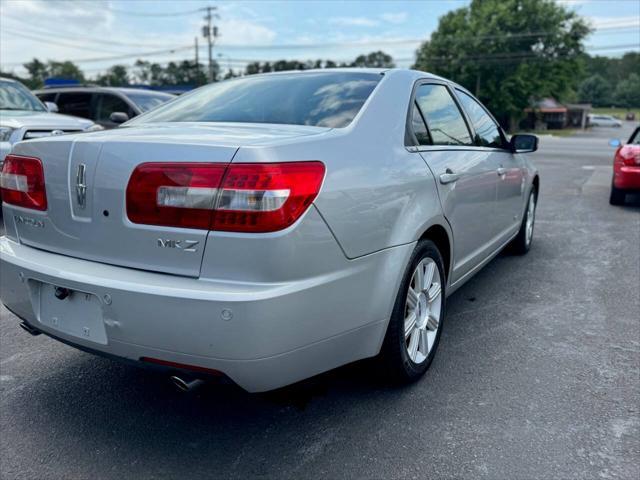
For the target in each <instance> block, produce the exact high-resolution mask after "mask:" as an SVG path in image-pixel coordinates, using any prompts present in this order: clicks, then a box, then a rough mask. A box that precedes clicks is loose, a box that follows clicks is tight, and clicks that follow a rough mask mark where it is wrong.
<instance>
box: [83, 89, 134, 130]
mask: <svg viewBox="0 0 640 480" xmlns="http://www.w3.org/2000/svg"><path fill="white" fill-rule="evenodd" d="M96 96H97V98H96V113H95V118H94V120H93V121H94V122H96V123H98V124H100V125H102V126H103V127H104V128H115V127H117V126H118V124H117V123H115V122H112V121H111V114H112V113H115V112H122V113H126V114H127V115H128V116H129V118H131V117H132V116H133V115H132V111H131V108H130V107H129V104H128V103H127V102H125V101H124V100H123V99H122V98H120V97H119V96H118V95H114V94H112V93H98V94H96Z"/></svg>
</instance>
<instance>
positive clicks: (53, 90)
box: [33, 85, 175, 97]
mask: <svg viewBox="0 0 640 480" xmlns="http://www.w3.org/2000/svg"><path fill="white" fill-rule="evenodd" d="M70 91H78V92H111V93H122V94H124V95H128V94H137V95H166V96H169V97H174V96H175V95H173V94H171V93H167V92H159V91H157V90H149V89H146V88H132V87H103V86H100V85H88V86H85V85H67V86H59V87H51V88H40V89H38V90H34V91H33V93H35V94H38V93H58V92H70Z"/></svg>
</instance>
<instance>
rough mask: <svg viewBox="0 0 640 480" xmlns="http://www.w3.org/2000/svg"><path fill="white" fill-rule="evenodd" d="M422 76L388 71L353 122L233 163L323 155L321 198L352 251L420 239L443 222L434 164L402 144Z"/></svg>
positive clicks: (246, 151)
mask: <svg viewBox="0 0 640 480" xmlns="http://www.w3.org/2000/svg"><path fill="white" fill-rule="evenodd" d="M414 77H415V78H414ZM417 78H418V77H417V76H415V75H413V74H411V73H410V72H406V71H405V72H395V71H391V72H387V73H386V74H385V76H384V78H383V79H382V80H381V82H380V84H379V85H378V87H377V88H376V90H375V91H374V92H373V94H372V95H371V97H370V98H369V100H368V101H367V103H366V104H365V106H364V107H363V108H362V110H361V111H360V113H359V114H358V116H357V117H356V119H355V120H354V121H353V122H352V124H351V125H350V126H348V127H346V128H342V129H335V130H333V131H332V132H330V134H329V135H326V136H324V137H323V138H322V139H320V138H309V139H306V140H305V139H303V140H301V141H297V142H295V143H294V144H291V145H280V146H275V147H271V148H269V147H267V148H265V147H260V148H252V147H248V148H240V150H239V151H238V154H237V155H236V157H235V158H234V163H235V162H270V161H301V160H320V161H322V162H324V164H325V165H326V167H327V174H326V178H325V181H324V184H323V186H322V190H321V192H320V194H319V196H318V198H317V199H316V201H315V205H316V207H317V208H318V211H319V212H320V214H321V215H322V217H323V218H324V219H325V221H326V222H327V224H328V225H329V227H330V228H331V230H332V232H333V234H334V235H335V237H336V239H337V240H338V242H339V244H340V246H341V247H342V249H343V251H344V253H345V255H346V256H347V257H348V258H351V259H353V258H357V257H360V256H363V255H367V254H370V253H373V252H376V251H379V250H383V249H385V248H390V247H394V246H397V245H403V244H407V243H411V242H414V241H416V240H417V239H419V238H420V236H421V234H422V233H423V232H424V231H425V230H426V229H427V228H428V227H429V226H431V225H433V224H434V223H443V222H444V218H443V217H442V214H441V206H440V201H439V198H438V194H437V190H436V184H435V180H434V177H433V175H432V173H431V171H430V170H429V168H428V166H427V165H426V163H425V161H424V160H423V159H422V157H421V156H420V154H419V153H417V152H410V151H408V150H407V148H406V147H405V145H404V135H405V121H406V114H407V107H408V104H409V101H410V95H411V88H412V86H413V83H414V81H415V79H417ZM444 223H445V224H446V222H444Z"/></svg>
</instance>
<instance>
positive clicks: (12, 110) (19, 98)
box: [0, 77, 102, 168]
mask: <svg viewBox="0 0 640 480" xmlns="http://www.w3.org/2000/svg"><path fill="white" fill-rule="evenodd" d="M55 111H56V105H55V104H54V103H47V105H46V106H45V105H44V104H43V103H42V102H41V101H40V100H38V98H37V97H36V96H35V95H33V94H32V93H31V92H30V91H29V90H28V89H27V88H26V87H25V86H24V85H22V84H21V83H20V82H17V81H15V80H11V79H8V78H1V77H0V168H2V163H3V162H4V157H6V156H7V154H8V153H9V152H10V151H11V148H12V147H13V144H14V143H16V142H19V141H21V140H28V139H30V138H40V137H48V136H50V135H61V134H63V133H78V132H87V131H93V130H102V127H101V126H99V125H96V124H95V123H93V122H92V121H91V120H86V119H84V118H77V117H71V116H69V115H60V114H58V113H53V112H55Z"/></svg>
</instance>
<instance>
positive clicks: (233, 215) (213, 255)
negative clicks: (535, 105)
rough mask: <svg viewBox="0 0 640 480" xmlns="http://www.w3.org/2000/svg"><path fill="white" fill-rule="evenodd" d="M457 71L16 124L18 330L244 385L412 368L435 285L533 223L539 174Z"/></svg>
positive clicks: (219, 92) (283, 80)
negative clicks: (22, 133)
mask: <svg viewBox="0 0 640 480" xmlns="http://www.w3.org/2000/svg"><path fill="white" fill-rule="evenodd" d="M536 148H537V139H536V138H535V137H533V136H529V135H516V136H513V137H511V138H510V139H508V138H507V137H506V136H505V134H504V132H503V131H502V129H501V128H500V127H499V126H498V124H497V122H496V121H495V120H494V118H493V117H492V116H491V114H490V113H489V112H488V111H487V110H486V108H485V107H484V106H483V105H482V104H481V103H480V102H479V101H478V100H477V99H476V98H474V96H473V95H472V94H471V93H469V92H468V91H467V90H465V89H464V88H462V87H461V86H459V85H456V84H454V83H452V82H450V81H447V80H445V79H443V78H440V77H436V76H433V75H430V74H428V73H424V72H419V71H412V70H402V69H397V70H396V69H393V70H362V69H358V70H355V69H353V70H348V69H346V70H341V69H336V70H320V71H306V72H296V73H290V72H287V73H277V74H267V75H256V76H249V77H243V78H239V79H234V80H230V81H225V82H220V83H216V84H212V85H209V86H206V87H203V88H200V89H198V90H196V91H194V92H192V93H190V94H187V95H184V96H182V97H180V98H178V99H176V100H174V101H172V102H169V103H167V104H165V105H163V106H161V107H159V108H157V109H155V110H153V111H152V112H149V113H146V114H143V115H141V116H140V117H137V118H135V119H134V120H132V121H129V122H128V123H126V124H124V126H123V127H122V128H118V129H116V130H111V131H104V132H95V133H89V134H82V135H68V136H61V137H49V138H42V139H36V140H30V141H26V142H21V143H19V144H17V145H16V146H15V148H14V150H13V152H12V154H11V155H9V156H8V157H7V159H6V162H5V164H4V168H3V171H2V176H1V179H0V184H1V187H2V199H3V212H4V218H5V219H6V236H5V237H2V238H0V262H1V263H0V268H1V270H2V275H0V282H1V283H0V296H1V298H2V302H3V303H4V304H5V305H6V306H7V308H8V309H10V310H11V311H12V312H14V313H15V314H16V315H17V316H18V317H19V318H20V319H21V322H22V323H21V326H22V327H23V328H24V329H25V330H27V331H29V332H30V333H32V334H39V333H45V334H47V335H49V336H51V337H54V338H57V339H59V340H61V341H63V342H65V343H67V344H70V345H72V346H76V347H78V348H81V349H84V350H87V351H90V352H95V353H99V354H104V355H107V356H111V357H114V358H122V359H127V360H130V361H134V362H136V363H138V364H144V365H148V366H154V367H157V368H162V369H165V370H166V371H167V372H172V373H176V374H179V376H180V378H182V379H183V380H184V382H183V385H192V384H193V380H200V379H206V378H209V377H211V376H221V375H224V376H226V377H228V378H230V379H231V380H233V381H234V382H236V383H237V384H239V385H240V386H242V387H243V388H245V389H247V390H249V391H264V390H269V389H274V388H277V387H281V386H284V385H287V384H290V383H293V382H296V381H299V380H302V379H304V378H307V377H310V376H312V375H315V374H318V373H321V372H324V371H327V370H329V369H332V368H335V367H338V366H340V365H343V364H346V363H349V362H353V361H355V360H358V359H362V358H367V357H374V356H378V357H379V360H380V363H381V365H382V366H383V368H384V370H385V371H387V372H388V374H389V375H391V376H392V378H394V379H397V380H400V381H414V380H416V379H418V378H419V377H420V376H421V375H422V374H423V373H424V372H425V371H426V370H427V368H428V367H429V364H430V363H431V361H432V360H433V357H434V355H435V352H436V349H437V346H438V342H439V339H440V336H441V333H442V329H443V326H444V321H445V312H446V309H445V305H446V301H445V300H446V297H447V296H449V295H450V294H451V293H452V292H454V291H455V290H456V289H457V288H459V287H460V286H461V285H462V284H463V283H464V282H466V281H467V280H468V279H469V278H470V277H471V276H472V275H473V274H475V273H476V272H477V271H478V270H479V269H480V268H481V267H482V266H483V265H485V264H486V263H487V262H489V261H490V260H491V259H492V258H493V257H494V256H495V255H496V254H498V253H499V252H500V251H501V250H502V249H503V248H505V247H507V246H509V247H510V248H511V249H512V250H513V251H515V252H518V253H526V252H527V251H528V250H529V248H530V246H531V242H532V237H533V229H534V220H535V212H536V203H537V199H538V192H539V178H538V174H537V171H536V169H535V168H534V167H533V165H532V164H531V163H530V162H529V160H528V159H527V157H526V156H525V155H524V154H525V153H527V152H533V151H535V150H536Z"/></svg>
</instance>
